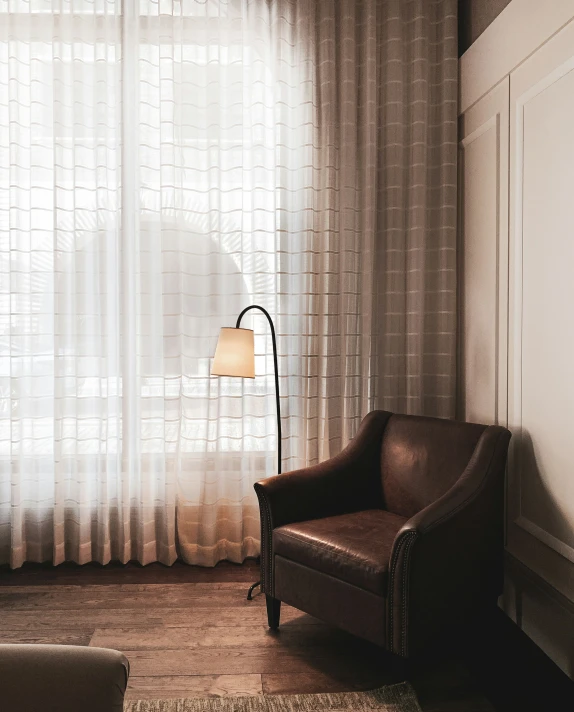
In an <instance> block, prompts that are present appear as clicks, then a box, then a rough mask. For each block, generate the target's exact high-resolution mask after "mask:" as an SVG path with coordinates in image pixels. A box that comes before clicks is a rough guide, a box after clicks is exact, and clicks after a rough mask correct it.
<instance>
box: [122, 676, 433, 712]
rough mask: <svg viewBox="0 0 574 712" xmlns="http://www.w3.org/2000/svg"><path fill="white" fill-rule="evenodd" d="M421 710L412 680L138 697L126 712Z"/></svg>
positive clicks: (403, 711) (128, 704)
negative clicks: (287, 691)
mask: <svg viewBox="0 0 574 712" xmlns="http://www.w3.org/2000/svg"><path fill="white" fill-rule="evenodd" d="M315 710H318V711H319V712H322V711H324V712H356V711H357V712H360V711H361V710H368V711H369V712H373V711H376V712H421V708H420V707H419V703H418V702H417V698H416V695H415V693H414V690H413V688H412V687H411V686H410V685H409V683H408V682H401V683H399V684H398V685H386V686H385V687H379V688H378V689H376V690H369V691H368V692H337V693H323V694H318V695H258V696H256V697H210V698H189V699H182V700H136V701H134V702H128V703H127V705H126V707H125V708H124V712H315Z"/></svg>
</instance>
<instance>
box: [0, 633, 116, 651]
mask: <svg viewBox="0 0 574 712" xmlns="http://www.w3.org/2000/svg"><path fill="white" fill-rule="evenodd" d="M92 634H93V631H92V630H84V631H78V630H62V629H55V630H54V629H49V628H47V629H44V630H40V631H38V630H36V631H34V630H6V629H4V628H2V629H0V643H3V644H6V643H12V644H14V643H26V644H31V643H33V644H35V645H89V644H90V640H91V638H92ZM112 647H113V646H112Z"/></svg>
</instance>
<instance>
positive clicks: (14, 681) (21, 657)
mask: <svg viewBox="0 0 574 712" xmlns="http://www.w3.org/2000/svg"><path fill="white" fill-rule="evenodd" d="M128 675H129V663H128V660H127V658H126V657H125V656H124V655H122V653H119V652H118V651H117V650H106V649H104V648H88V647H81V646H76V645H0V689H1V690H2V709H3V710H5V711H6V712H16V711H17V710H26V712H78V710H82V712H122V710H123V705H124V693H125V691H126V686H127V682H128Z"/></svg>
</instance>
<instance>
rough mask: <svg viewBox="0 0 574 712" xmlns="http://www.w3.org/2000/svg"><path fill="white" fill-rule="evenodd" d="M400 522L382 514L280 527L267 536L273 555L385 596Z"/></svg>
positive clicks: (359, 514)
mask: <svg viewBox="0 0 574 712" xmlns="http://www.w3.org/2000/svg"><path fill="white" fill-rule="evenodd" d="M405 521H406V518H405V517H400V516H398V515H396V514H391V512H385V510H383V509H367V510H364V511H362V512H352V513H351V514H339V515H337V516H335V517H325V518H324V519H312V520H311V521H308V522H299V523H296V524H286V525H284V526H282V527H279V528H278V529H275V530H274V532H273V550H274V552H275V555H280V556H283V557H285V558H287V559H290V560H291V561H297V562H298V563H300V564H303V565H304V566H309V567H310V568H312V569H315V570H316V571H321V572H323V573H325V574H329V575H330V576H334V577H335V578H338V579H341V580H342V581H346V582H347V583H351V584H354V585H355V586H358V587H359V588H363V589H365V590H366V591H372V592H373V593H376V594H378V595H379V596H384V595H386V592H387V574H388V570H389V561H390V558H391V548H392V546H393V541H394V539H395V536H396V534H397V532H398V531H399V529H400V528H401V526H402V525H403V524H404V523H405Z"/></svg>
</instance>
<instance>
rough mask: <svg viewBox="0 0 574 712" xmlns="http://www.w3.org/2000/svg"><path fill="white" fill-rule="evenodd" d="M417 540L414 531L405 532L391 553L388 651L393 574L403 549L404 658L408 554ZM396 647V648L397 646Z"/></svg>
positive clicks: (392, 608) (391, 625) (391, 644)
mask: <svg viewBox="0 0 574 712" xmlns="http://www.w3.org/2000/svg"><path fill="white" fill-rule="evenodd" d="M416 538H417V532H415V531H407V532H405V533H404V534H403V535H402V536H401V539H400V540H399V542H398V543H397V545H396V546H395V550H394V553H393V558H392V561H391V572H390V573H391V575H390V577H389V649H390V650H391V651H392V650H393V642H394V641H393V638H394V634H393V610H394V592H393V591H394V582H395V573H396V569H397V563H398V560H399V554H400V553H401V550H402V548H403V547H404V549H405V562H404V566H403V586H402V601H401V611H402V618H403V620H402V623H403V630H404V634H403V639H402V641H401V642H402V646H401V647H402V654H403V656H404V657H406V655H407V637H408V636H407V630H406V629H407V598H408V595H407V588H408V573H409V567H408V557H409V553H410V550H411V547H412V545H413V543H414V541H415V539H416ZM397 647H398V646H397Z"/></svg>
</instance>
